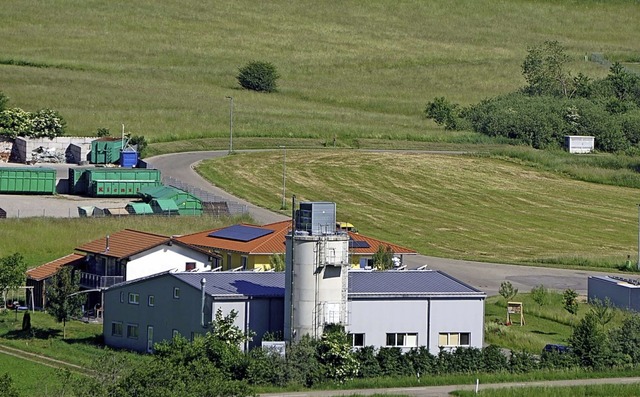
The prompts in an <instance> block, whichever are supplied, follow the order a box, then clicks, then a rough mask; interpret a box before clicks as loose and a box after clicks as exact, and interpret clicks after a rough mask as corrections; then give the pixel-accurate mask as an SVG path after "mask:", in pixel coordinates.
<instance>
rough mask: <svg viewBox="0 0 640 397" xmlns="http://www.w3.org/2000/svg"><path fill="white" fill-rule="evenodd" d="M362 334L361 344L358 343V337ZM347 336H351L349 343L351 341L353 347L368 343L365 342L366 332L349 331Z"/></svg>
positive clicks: (363, 345)
mask: <svg viewBox="0 0 640 397" xmlns="http://www.w3.org/2000/svg"><path fill="white" fill-rule="evenodd" d="M360 335H362V344H360V345H356V337H359V336H360ZM347 337H348V338H349V343H351V347H365V346H366V345H367V344H366V342H365V334H364V333H363V332H356V333H353V334H351V333H349V334H347Z"/></svg>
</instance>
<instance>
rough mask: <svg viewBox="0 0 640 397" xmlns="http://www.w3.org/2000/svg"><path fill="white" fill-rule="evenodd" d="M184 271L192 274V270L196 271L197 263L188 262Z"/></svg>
mask: <svg viewBox="0 0 640 397" xmlns="http://www.w3.org/2000/svg"><path fill="white" fill-rule="evenodd" d="M184 270H185V271H187V272H190V271H192V270H196V263H195V262H187V263H185V264H184Z"/></svg>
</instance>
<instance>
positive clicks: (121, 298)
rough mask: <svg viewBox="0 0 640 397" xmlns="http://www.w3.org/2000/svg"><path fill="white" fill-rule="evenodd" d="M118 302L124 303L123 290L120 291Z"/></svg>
mask: <svg viewBox="0 0 640 397" xmlns="http://www.w3.org/2000/svg"><path fill="white" fill-rule="evenodd" d="M120 303H124V291H120Z"/></svg>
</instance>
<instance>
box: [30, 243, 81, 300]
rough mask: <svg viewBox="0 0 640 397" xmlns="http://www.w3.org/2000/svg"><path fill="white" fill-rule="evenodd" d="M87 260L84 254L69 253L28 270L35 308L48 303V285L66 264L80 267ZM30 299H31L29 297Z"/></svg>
mask: <svg viewBox="0 0 640 397" xmlns="http://www.w3.org/2000/svg"><path fill="white" fill-rule="evenodd" d="M84 260H85V256H84V255H80V254H75V253H74V254H69V255H66V256H63V257H62V258H58V259H56V260H53V261H51V262H47V263H45V264H44V265H40V266H38V267H35V268H33V269H30V270H28V271H27V287H33V288H32V289H31V288H29V291H32V292H33V304H34V306H35V308H38V309H43V308H45V307H46V305H47V286H48V285H49V283H50V282H51V278H52V277H53V276H55V275H56V274H57V273H58V272H59V271H60V269H62V268H63V267H64V266H72V267H74V268H75V267H80V266H81V265H82V263H83V262H84ZM27 300H28V301H30V299H27Z"/></svg>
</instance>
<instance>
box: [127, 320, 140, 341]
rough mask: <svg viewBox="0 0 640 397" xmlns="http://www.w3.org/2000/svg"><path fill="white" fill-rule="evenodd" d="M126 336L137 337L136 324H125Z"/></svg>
mask: <svg viewBox="0 0 640 397" xmlns="http://www.w3.org/2000/svg"><path fill="white" fill-rule="evenodd" d="M127 338H131V339H138V324H127Z"/></svg>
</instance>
